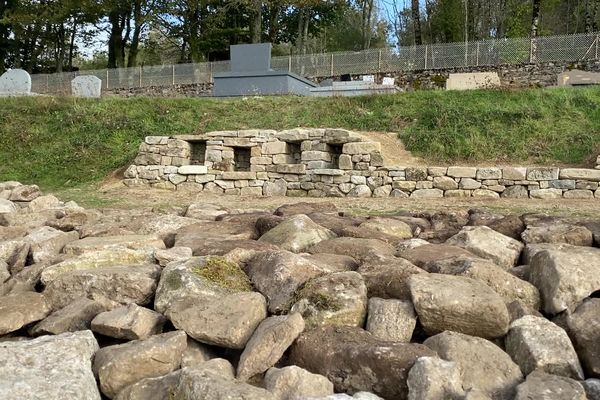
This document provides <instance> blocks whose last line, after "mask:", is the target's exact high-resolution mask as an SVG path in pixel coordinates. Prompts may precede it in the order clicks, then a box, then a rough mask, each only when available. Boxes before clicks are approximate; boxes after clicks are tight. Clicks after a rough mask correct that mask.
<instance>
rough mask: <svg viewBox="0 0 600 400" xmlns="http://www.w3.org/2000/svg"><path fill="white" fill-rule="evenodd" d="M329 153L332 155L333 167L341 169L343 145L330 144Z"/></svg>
mask: <svg viewBox="0 0 600 400" xmlns="http://www.w3.org/2000/svg"><path fill="white" fill-rule="evenodd" d="M329 152H330V153H331V166H332V167H333V168H339V166H340V156H341V155H342V145H337V144H330V145H329Z"/></svg>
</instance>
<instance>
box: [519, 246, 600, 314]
mask: <svg viewBox="0 0 600 400" xmlns="http://www.w3.org/2000/svg"><path fill="white" fill-rule="evenodd" d="M529 280H530V282H531V283H533V284H534V285H535V286H536V287H537V288H538V289H539V291H540V294H541V295H542V302H543V306H544V310H545V311H546V312H547V313H549V314H558V313H559V312H561V311H564V310H567V309H568V310H574V309H575V308H576V307H577V305H578V304H579V303H580V302H581V301H582V300H583V299H585V298H586V297H588V296H589V295H590V294H591V293H593V292H595V291H596V290H600V249H596V248H589V247H575V246H573V247H565V248H562V249H559V250H558V249H557V250H543V251H540V252H538V253H537V254H536V255H535V256H534V257H533V259H532V260H531V265H530V271H529Z"/></svg>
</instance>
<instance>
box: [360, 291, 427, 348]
mask: <svg viewBox="0 0 600 400" xmlns="http://www.w3.org/2000/svg"><path fill="white" fill-rule="evenodd" d="M367 316H368V317H367V331H369V332H371V334H372V335H373V336H375V337H376V338H379V339H382V340H389V341H393V342H404V343H408V342H410V339H411V338H412V334H413V331H414V330H415V326H416V325H417V315H416V314H415V309H414V307H413V305H412V304H411V303H410V302H408V301H402V300H395V299H389V300H384V299H380V298H377V297H371V298H370V299H369V312H368V314H367Z"/></svg>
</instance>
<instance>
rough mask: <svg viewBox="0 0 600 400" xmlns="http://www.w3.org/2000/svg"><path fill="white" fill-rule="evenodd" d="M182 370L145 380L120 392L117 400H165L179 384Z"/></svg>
mask: <svg viewBox="0 0 600 400" xmlns="http://www.w3.org/2000/svg"><path fill="white" fill-rule="evenodd" d="M180 374H181V371H180V370H177V371H173V372H171V373H169V374H166V375H163V376H159V377H157V378H145V379H142V380H140V381H138V382H136V383H134V384H132V385H129V386H127V387H125V388H124V389H123V390H121V391H119V394H117V397H115V400H165V399H168V398H169V396H171V394H172V392H173V390H174V389H175V387H176V386H177V384H178V383H179V375H180Z"/></svg>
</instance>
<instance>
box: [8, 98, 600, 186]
mask: <svg viewBox="0 0 600 400" xmlns="http://www.w3.org/2000/svg"><path fill="white" fill-rule="evenodd" d="M298 126H306V127H341V128H348V129H354V130H362V131H393V132H399V135H400V138H401V139H402V140H403V141H404V143H405V145H406V147H407V149H408V150H410V151H412V152H413V153H414V154H415V155H417V156H420V157H423V158H425V159H428V160H430V161H431V162H432V163H433V162H435V163H440V164H441V163H461V162H469V163H471V162H481V163H485V164H494V163H497V162H499V163H510V162H519V163H524V162H531V163H554V162H558V163H564V164H584V163H586V162H589V160H591V158H592V157H593V156H595V155H596V154H597V153H598V151H599V150H600V148H599V143H600V88H585V89H531V90H523V91H474V92H425V91H423V92H412V93H401V94H397V95H385V96H370V97H356V98H300V97H268V98H250V99H241V98H240V99H233V100H214V99H189V98H185V99H163V98H131V99H123V98H104V99H101V100H84V99H73V98H51V97H36V98H33V97H32V98H3V99H0V181H3V180H19V181H22V182H35V183H38V184H40V185H41V186H42V187H43V188H45V189H59V188H66V187H76V186H79V185H83V184H90V183H95V182H98V181H99V180H101V179H102V178H103V177H105V176H106V175H107V174H109V173H110V172H111V171H113V170H115V169H117V168H120V167H123V166H126V165H127V164H128V163H129V162H131V160H133V158H134V157H135V155H136V153H137V149H138V146H139V144H140V141H141V140H142V138H143V137H144V136H147V135H174V134H193V133H202V132H207V131H211V130H222V129H250V128H270V129H284V128H293V127H298Z"/></svg>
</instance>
